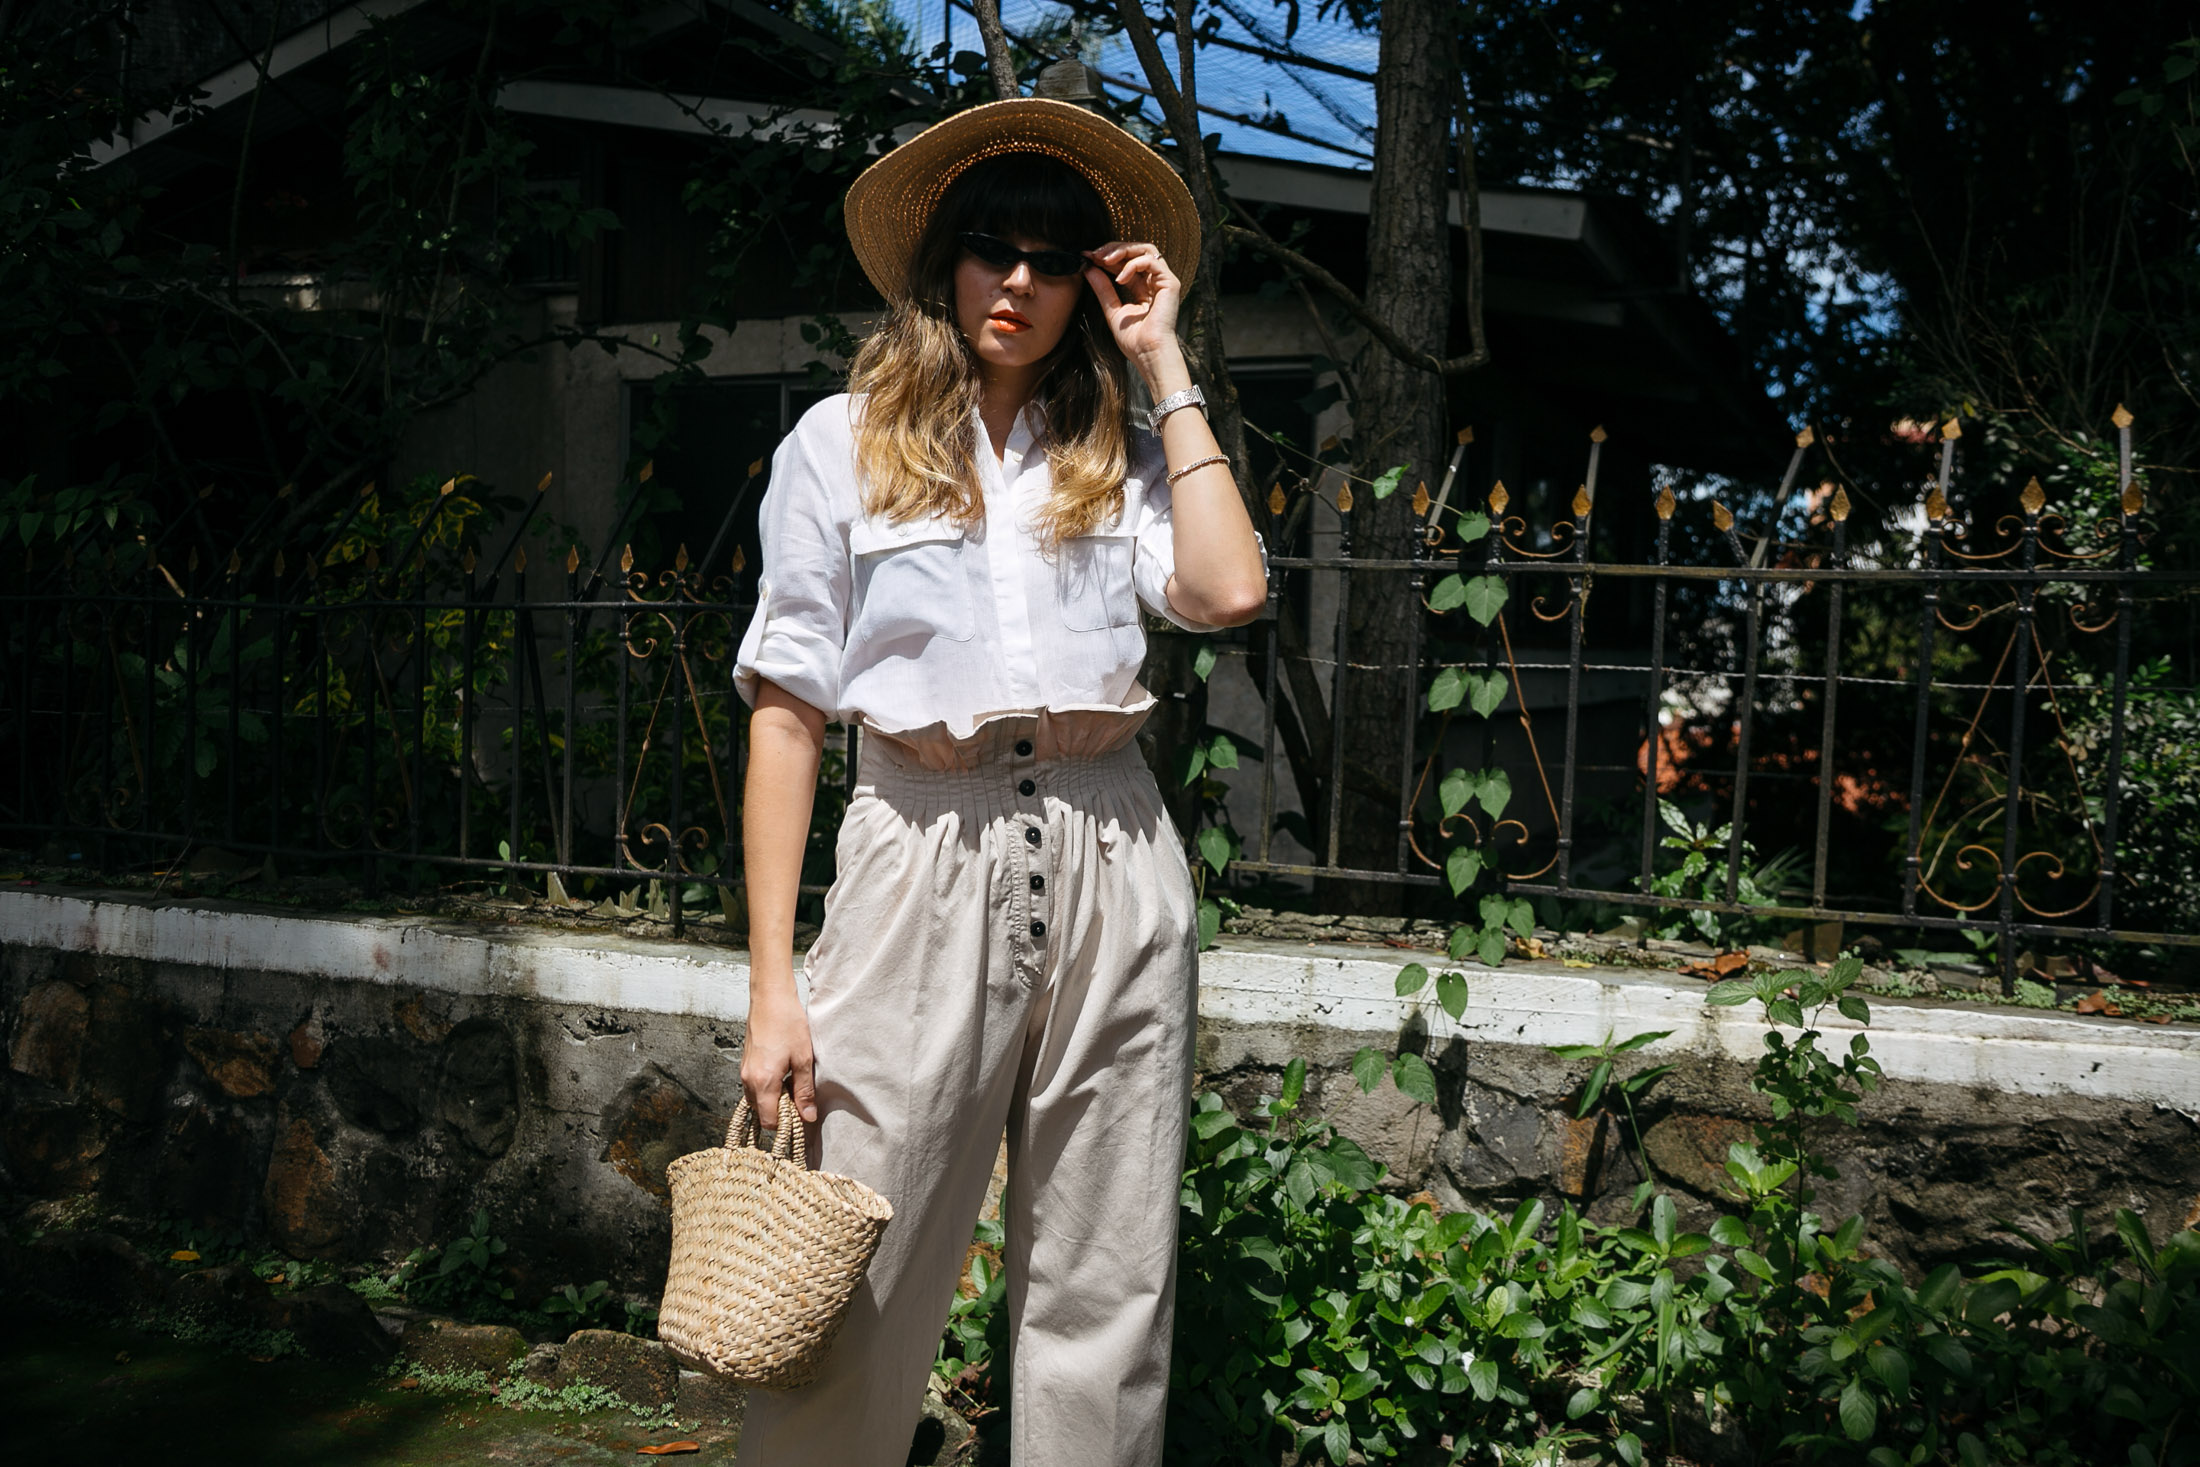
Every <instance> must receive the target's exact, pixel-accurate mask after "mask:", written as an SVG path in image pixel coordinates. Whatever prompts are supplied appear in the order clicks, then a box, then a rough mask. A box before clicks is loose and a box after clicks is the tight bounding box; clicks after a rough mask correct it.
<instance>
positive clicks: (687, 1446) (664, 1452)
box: [634, 1442, 703, 1457]
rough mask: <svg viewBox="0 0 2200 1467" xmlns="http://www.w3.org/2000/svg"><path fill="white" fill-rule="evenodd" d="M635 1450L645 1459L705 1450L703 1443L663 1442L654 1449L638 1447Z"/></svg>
mask: <svg viewBox="0 0 2200 1467" xmlns="http://www.w3.org/2000/svg"><path fill="white" fill-rule="evenodd" d="M634 1450H635V1451H636V1452H639V1453H640V1454H641V1455H642V1456H645V1457H669V1456H671V1455H672V1454H673V1453H675V1452H700V1451H701V1450H703V1444H702V1443H701V1442H661V1443H659V1444H658V1445H656V1446H654V1447H636V1448H635V1449H634Z"/></svg>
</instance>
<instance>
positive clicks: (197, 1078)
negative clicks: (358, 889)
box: [0, 893, 2200, 1295]
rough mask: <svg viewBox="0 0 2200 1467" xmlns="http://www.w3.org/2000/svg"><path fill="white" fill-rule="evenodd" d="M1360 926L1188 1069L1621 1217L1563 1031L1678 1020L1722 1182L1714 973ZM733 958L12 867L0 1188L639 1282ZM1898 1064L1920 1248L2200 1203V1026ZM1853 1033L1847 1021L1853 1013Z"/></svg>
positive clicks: (707, 1127)
mask: <svg viewBox="0 0 2200 1467" xmlns="http://www.w3.org/2000/svg"><path fill="white" fill-rule="evenodd" d="M1398 961H1399V956H1398V955H1395V954H1390V953H1387V952H1385V951H1384V950H1382V949H1380V948H1375V949H1369V948H1352V947H1343V946H1333V947H1313V946H1308V945H1303V944H1282V943H1261V942H1256V941H1244V940H1240V941H1237V942H1235V943H1233V944H1231V945H1230V946H1229V947H1226V948H1225V949H1221V950H1218V951H1216V952H1213V953H1210V954H1208V955H1207V956H1206V958H1205V959H1204V960H1203V972H1202V992H1201V1032H1200V1044H1199V1055H1200V1063H1201V1066H1202V1069H1203V1071H1204V1074H1205V1080H1206V1083H1208V1084H1210V1085H1213V1086H1216V1087H1218V1088H1219V1089H1220V1090H1221V1091H1222V1092H1223V1093H1224V1094H1225V1095H1226V1096H1227V1097H1228V1098H1229V1099H1230V1100H1231V1101H1232V1103H1233V1104H1235V1105H1237V1106H1239V1107H1240V1108H1241V1109H1244V1110H1247V1111H1250V1110H1251V1109H1252V1108H1253V1107H1254V1106H1255V1105H1256V1104H1257V1103H1258V1102H1259V1101H1261V1100H1262V1099H1264V1098H1265V1097H1266V1096H1267V1095H1269V1094H1272V1093H1273V1091H1274V1089H1275V1088H1276V1085H1277V1083H1278V1077H1279V1075H1280V1073H1281V1070H1282V1067H1283V1066H1284V1065H1285V1064H1286V1063H1287V1062H1288V1061H1289V1060H1290V1059H1292V1058H1294V1057H1303V1058H1305V1059H1306V1060H1307V1061H1308V1062H1309V1065H1310V1068H1311V1079H1310V1083H1309V1096H1310V1100H1311V1103H1312V1105H1313V1106H1314V1107H1315V1108H1316V1109H1317V1110H1319V1111H1321V1112H1322V1113H1324V1114H1326V1115H1328V1116H1329V1117H1330V1118H1331V1119H1333V1120H1334V1121H1335V1122H1336V1123H1337V1125H1338V1126H1339V1127H1340V1128H1341V1129H1342V1130H1343V1131H1345V1132H1346V1133H1347V1134H1348V1135H1351V1136H1353V1137H1354V1138H1355V1139H1358V1140H1359V1141H1361V1142H1362V1143H1363V1144H1365V1145H1366V1146H1367V1147H1368V1148H1369V1150H1370V1151H1371V1152H1372V1153H1373V1154H1375V1156H1376V1157H1377V1158H1378V1159H1379V1160H1381V1161H1383V1162H1384V1163H1385V1164H1386V1165H1387V1166H1389V1167H1390V1169H1391V1172H1392V1180H1391V1182H1390V1185H1394V1186H1396V1187H1399V1188H1400V1189H1402V1190H1405V1191H1409V1192H1410V1191H1423V1190H1425V1191H1427V1192H1428V1193H1430V1194H1431V1195H1432V1196H1433V1197H1434V1198H1435V1199H1436V1200H1437V1201H1438V1202H1439V1203H1440V1204H1442V1205H1444V1206H1446V1207H1455V1206H1459V1205H1462V1204H1469V1203H1471V1204H1476V1205H1490V1206H1499V1205H1509V1204H1511V1203H1512V1202H1514V1201H1515V1200H1517V1199H1519V1198H1522V1197H1525V1196H1529V1195H1540V1196H1543V1197H1545V1198H1547V1199H1551V1200H1555V1199H1556V1198H1558V1197H1560V1196H1567V1197H1571V1198H1573V1199H1574V1200H1576V1201H1577V1203H1579V1204H1580V1205H1582V1206H1584V1207H1585V1208H1587V1209H1588V1210H1589V1211H1590V1212H1591V1213H1592V1214H1593V1215H1597V1216H1605V1217H1610V1216H1616V1215H1617V1214H1618V1212H1619V1211H1620V1210H1621V1209H1623V1207H1624V1205H1625V1201H1626V1198H1627V1196H1628V1194H1629V1192H1630V1191H1631V1190H1632V1188H1633V1186H1634V1183H1635V1182H1636V1180H1637V1179H1638V1178H1639V1175H1640V1173H1639V1163H1638V1162H1637V1161H1636V1160H1635V1158H1634V1156H1633V1155H1632V1151H1631V1147H1630V1145H1629V1144H1628V1141H1627V1137H1626V1134H1625V1132H1624V1129H1623V1128H1622V1127H1621V1126H1619V1125H1618V1124H1617V1123H1616V1122H1615V1121H1614V1120H1613V1119H1612V1118H1611V1117H1609V1116H1606V1117H1600V1118H1593V1119H1591V1120H1589V1121H1576V1120H1573V1119H1571V1109H1572V1106H1571V1100H1572V1098H1573V1096H1574V1095H1575V1094H1576V1089H1577V1087H1578V1085H1579V1084H1580V1082H1581V1080H1582V1079H1583V1077H1584V1074H1585V1073H1586V1070H1587V1068H1588V1067H1587V1066H1586V1065H1585V1064H1582V1063H1568V1062H1564V1061H1560V1060H1558V1059H1556V1058H1554V1057H1553V1056H1551V1055H1550V1053H1549V1052H1548V1050H1547V1049H1546V1048H1545V1047H1544V1046H1546V1045H1549V1044H1555V1043H1565V1042H1577V1041H1584V1040H1587V1041H1596V1040H1599V1039H1601V1038H1603V1037H1604V1036H1605V1035H1606V1034H1607V1033H1616V1034H1619V1035H1621V1036H1625V1035H1628V1034H1632V1033H1638V1032H1641V1031H1644V1030H1650V1029H1659V1030H1671V1031H1672V1036H1671V1037H1670V1038H1668V1039H1666V1040H1664V1041H1661V1042H1660V1043H1659V1044H1657V1045H1654V1046H1651V1047H1650V1048H1648V1049H1645V1050H1643V1051H1640V1052H1639V1053H1638V1054H1637V1055H1635V1056H1633V1057H1632V1058H1633V1059H1634V1060H1635V1061H1637V1062H1639V1063H1642V1064H1657V1063H1668V1062H1671V1063H1675V1064H1676V1065H1677V1066H1678V1068H1677V1069H1676V1070H1675V1071H1674V1072H1673V1073H1672V1074H1671V1075H1669V1076H1668V1077H1667V1078H1666V1079H1665V1080H1664V1081H1662V1082H1661V1083H1660V1084H1659V1085H1658V1086H1657V1087H1656V1089H1655V1090H1654V1091H1653V1092H1652V1094H1651V1101H1650V1104H1649V1105H1648V1106H1647V1108H1646V1109H1645V1110H1644V1111H1643V1112H1642V1115H1641V1120H1642V1122H1643V1124H1644V1126H1645V1130H1646V1137H1645V1139H1646V1143H1647V1150H1648V1154H1649V1159H1650V1162H1651V1164H1652V1166H1653V1167H1654V1168H1655V1169H1656V1171H1657V1173H1658V1175H1659V1177H1660V1179H1661V1181H1663V1182H1664V1183H1665V1184H1667V1185H1669V1186H1671V1187H1673V1188H1675V1189H1676V1190H1677V1191H1678V1193H1679V1194H1680V1195H1681V1196H1683V1197H1684V1198H1687V1199H1692V1202H1693V1205H1694V1207H1695V1209H1696V1210H1697V1211H1698V1212H1701V1213H1706V1214H1707V1213H1708V1209H1709V1207H1710V1205H1711V1203H1712V1200H1713V1199H1714V1198H1715V1197H1716V1196H1717V1193H1718V1183H1719V1176H1720V1171H1719V1164H1720V1162H1721V1160H1722V1159H1723V1157H1724V1154H1725V1149H1726V1146H1727V1144H1728V1143H1729V1142H1730V1141H1732V1140H1735V1139H1742V1138H1746V1136H1747V1135H1748V1130H1749V1125H1750V1122H1751V1120H1752V1119H1753V1118H1754V1117H1755V1115H1756V1113H1757V1112H1756V1106H1755V1097H1754V1096H1752V1095H1751V1094H1750V1092H1749V1091H1748V1088H1747V1085H1746V1076H1747V1066H1748V1064H1749V1063H1750V1061H1751V1060H1752V1058H1753V1057H1754V1055H1755V1054H1756V1053H1757V1052H1758V1050H1759V1048H1760V1046H1761V1038H1762V1031H1761V1030H1760V1029H1759V1028H1758V1027H1757V1025H1756V1024H1755V1022H1754V1020H1753V1017H1752V1015H1751V1014H1750V1013H1749V1012H1748V1011H1745V1010H1711V1009H1707V1008H1706V1007H1705V1006H1704V1005H1703V1002H1702V991H1703V984H1702V983H1701V982H1700V981H1697V980H1692V979H1685V978H1677V977H1675V976H1673V975H1670V974H1665V973H1657V972H1642V971H1632V970H1619V969H1611V970H1602V969H1600V970H1584V969H1580V968H1565V967H1561V966H1560V965H1559V964H1557V963H1532V962H1529V963H1518V964H1514V965H1511V966H1508V967H1507V968H1505V969H1503V970H1501V971H1498V972H1488V971H1486V970H1481V969H1476V970H1475V972H1474V974H1473V977H1472V994H1471V999H1470V1005H1469V1008H1468V1010H1467V1012H1466V1015H1465V1017H1464V1020H1463V1021H1462V1022H1460V1023H1458V1024H1454V1023H1453V1022H1452V1021H1451V1020H1450V1019H1449V1018H1447V1017H1445V1016H1444V1015H1442V1014H1441V1013H1440V1012H1438V1011H1435V1010H1433V1009H1431V1008H1425V1007H1423V1008H1413V1007H1409V1006H1405V1005H1402V1004H1401V1003H1400V1001H1399V1000H1397V999H1396V998H1394V997H1393V996H1392V983H1391V979H1392V977H1393V975H1394V974H1395V972H1396V969H1397V964H1398ZM746 986H747V985H746V968H745V966H744V965H743V963H742V961H741V955H740V954H739V953H737V952H733V951H730V950H727V949H723V948H705V947H698V946H694V945H680V944H672V943H660V942H648V941H641V940H630V939H624V938H619V937H613V936H601V937H597V936H576V935H574V934H570V933H551V932H543V931H533V930H528V929H524V928H505V929H497V928H490V927H468V926H457V925H451V924H435V923H427V922H421V921H418V920H399V919H387V918H347V917H310V918H308V917H298V916H296V915H293V914H286V913H276V912H254V911H250V910H247V909H244V908H241V907H236V906H222V905H218V904H204V903H202V904H197V905H192V906H182V905H177V904H168V905H165V906H164V905H161V904H159V903H155V902H149V901H146V900H145V899H143V898H140V897H134V896H121V895H113V894H109V895H104V896H102V895H98V894H67V895H47V894H44V893H5V894H0V1025H4V1028H0V1039H4V1042H5V1044H6V1047H7V1060H8V1064H7V1069H6V1072H5V1075H4V1077H0V1083H4V1089H0V1165H4V1175H0V1187H4V1188H5V1190H6V1193H7V1194H8V1196H7V1198H6V1199H5V1200H6V1201H7V1202H8V1203H10V1204H11V1205H12V1206H13V1207H20V1206H22V1205H24V1204H25V1203H27V1202H29V1201H31V1200H33V1199H38V1198H56V1197H68V1196H91V1197H96V1198H97V1199H98V1200H99V1202H100V1203H101V1204H102V1205H103V1206H104V1207H106V1208H108V1209H110V1210H114V1211H119V1212H122V1213H126V1214H130V1215H134V1216H138V1217H145V1218H152V1217H159V1216H161V1215H164V1214H170V1215H181V1216H186V1217H190V1218H192V1219H194V1220H198V1221H202V1222H217V1221H219V1222H224V1223H231V1224H235V1225H238V1226H241V1227H243V1228H244V1229H246V1230H247V1231H248V1232H250V1233H252V1234H254V1235H263V1236H265V1237H267V1238H268V1239H269V1240H270V1241H271V1242H272V1243H273V1244H274V1245H276V1246H278V1247H280V1248H282V1249H284V1250H286V1251H288V1252H290V1253H291V1254H293V1255H296V1256H300V1257H312V1258H328V1259H345V1260H363V1259H369V1258H384V1259H387V1258H395V1257H400V1256H402V1255H403V1254H404V1253H405V1252H407V1251H408V1250H410V1249H412V1248H414V1247H417V1246H420V1245H422V1244H425V1243H430V1242H437V1241H441V1240H444V1239H447V1238H449V1237H451V1236H452V1235H454V1234H456V1233H459V1232H462V1231H464V1229H465V1226H466V1222H467V1220H468V1219H469V1218H470V1217H471V1215H472V1213H473V1211H474V1210H475V1209H476V1208H487V1209H488V1211H489V1213H490V1215H491V1217H492V1219H493V1221H494V1226H495V1230H496V1231H497V1232H498V1233H499V1234H500V1235H501V1236H503V1237H505V1238H507V1239H508V1240H510V1242H511V1243H512V1245H513V1246H512V1251H511V1253H510V1255H509V1257H510V1258H511V1259H512V1260H514V1261H515V1263H516V1265H517V1266H518V1267H519V1269H520V1270H521V1277H519V1278H518V1279H517V1280H515V1282H516V1283H517V1284H518V1285H519V1286H520V1288H521V1292H522V1294H523V1295H524V1294H525V1293H526V1292H527V1291H528V1290H530V1289H534V1288H536V1287H537V1286H538V1285H539V1286H540V1288H541V1290H544V1291H546V1290H547V1289H548V1288H550V1287H552V1286H554V1285H555V1284H558V1283H561V1282H564V1281H566V1280H571V1279H582V1280H585V1279H591V1278H608V1279H610V1280H612V1281H613V1282H614V1284H615V1285H616V1286H617V1287H619V1288H621V1289H622V1290H630V1291H639V1292H651V1291H654V1289H655V1287H656V1286H657V1284H658V1283H659V1282H660V1281H661V1279H662V1274H663V1268H664V1261H665V1256H666V1249H667V1245H668V1241H669V1213H668V1204H667V1199H666V1192H665V1181H664V1176H665V1167H666V1165H667V1164H668V1163H669V1162H670V1161H671V1160H672V1159H673V1158H674V1157H676V1156H679V1155H681V1154H683V1153H684V1152H687V1151H691V1150H695V1149H698V1148H700V1147H703V1146H707V1145H710V1144H713V1143H714V1142H715V1141H716V1140H717V1139H718V1137H719V1136H720V1134H721V1133H722V1130H723V1127H724V1124H725V1117H726V1114H727V1110H728V1108H729V1106H730V1104H731V1102H732V1100H733V1098H734V1096H735V1095H736V1093H737V1090H738V1083H739V1082H738V1055H739V1045H740V1040H741V1025H740V1023H739V1020H738V1015H740V1014H741V1013H742V1012H743V1011H744V1010H745V1008H746V1003H747V996H746ZM1872 1037H1873V1043H1874V1048H1875V1052H1876V1053H1877V1054H1878V1055H1879V1056H1880V1057H1881V1059H1882V1061H1883V1062H1884V1063H1885V1064H1886V1066H1887V1068H1888V1071H1889V1076H1890V1081H1889V1085H1888V1088H1887V1091H1886V1093H1885V1094H1884V1095H1883V1096H1881V1097H1879V1098H1877V1099H1875V1100H1874V1101H1873V1102H1872V1103H1870V1104H1869V1105H1868V1106H1867V1107H1866V1112H1865V1123H1864V1125H1863V1126H1862V1127H1861V1128H1859V1129H1858V1130H1856V1131H1853V1132H1850V1131H1846V1130H1839V1129H1837V1130H1835V1131H1833V1132H1830V1133H1829V1134H1828V1137H1827V1141H1828V1148H1829V1150H1831V1151H1833V1152H1834V1153H1835V1154H1836V1155H1837V1157H1838V1158H1839V1164H1840V1166H1841V1168H1842V1172H1843V1175H1842V1178H1841V1180H1840V1181H1839V1182H1837V1183H1833V1184H1830V1185H1829V1186H1828V1187H1827V1189H1826V1190H1827V1194H1828V1195H1827V1196H1826V1197H1825V1199H1824V1201H1823V1203H1822V1204H1821V1205H1822V1208H1823V1210H1825V1211H1827V1212H1829V1213H1845V1212H1848V1211H1863V1212H1866V1213H1868V1214H1869V1215H1871V1216H1872V1218H1873V1220H1874V1223H1875V1225H1876V1226H1875V1232H1876V1234H1877V1235H1878V1236H1879V1237H1880V1238H1881V1240H1882V1243H1883V1245H1884V1246H1886V1247H1887V1248H1888V1249H1889V1250H1890V1252H1892V1253H1893V1254H1894V1255H1895V1256H1896V1257H1898V1258H1899V1259H1900V1261H1902V1262H1903V1263H1904V1264H1905V1265H1908V1266H1912V1267H1924V1266H1929V1265H1930V1264H1932V1263H1934V1262H1936V1261H1938V1260H1940V1259H1943V1258H1947V1257H1952V1256H1957V1255H1961V1254H1964V1253H1968V1252H1976V1251H1978V1250H1980V1249H1982V1248H1985V1247H1988V1246H1990V1245H1991V1242H1992V1239H1991V1228H1992V1225H1993V1223H1994V1221H1995V1220H1996V1219H2000V1218H2007V1219H2009V1220H2012V1221H2015V1222H2019V1223H2021V1224H2024V1225H2026V1226H2030V1227H2033V1228H2036V1229H2044V1230H2046V1231H2049V1232H2055V1231H2059V1230H2060V1229H2061V1228H2062V1227H2063V1226H2064V1223H2065V1212H2066V1209H2067V1208H2069V1207H2071V1206H2082V1207H2085V1208H2087V1209H2088V1210H2090V1211H2092V1212H2093V1213H2094V1214H2095V1215H2096V1216H2105V1215H2106V1212H2107V1210H2108V1209H2111V1208H2114V1207H2119V1206H2128V1207H2134V1208H2137V1209H2138V1210H2140V1211H2141V1212H2142V1213H2143V1214H2144V1215H2146V1216H2147V1217H2148V1218H2149V1219H2150V1220H2151V1221H2152V1222H2153V1224H2154V1225H2155V1227H2156V1228H2157V1229H2158V1230H2160V1229H2163V1228H2166V1227H2169V1226H2172V1225H2180V1224H2182V1225H2191V1224H2192V1223H2193V1222H2194V1221H2195V1220H2196V1219H2195V1215H2194V1214H2195V1210H2196V1208H2200V1029H2195V1028H2192V1027H2190V1026H2182V1025H2180V1026H2168V1027H2152V1026H2138V1025H2131V1024H2119V1023H2116V1022H2113V1021H2109V1020H2094V1019H2082V1018H2073V1017H2071V1016H2068V1015H2057V1014H2036V1013H2029V1012H2023V1011H2014V1010H2003V1009H1989V1008H1984V1007H1980V1006H1975V1005H1972V1006H1966V1005H1950V1006H1945V1007H1933V1006H1929V1005H1924V1004H1918V1003H1903V1002H1897V1001H1885V1002H1881V1003H1879V1004H1878V1005H1877V1012H1876V1014H1875V1023H1874V1025H1873V1027H1872ZM1843 1042H1845V1040H1844V1041H1843ZM1401 1043H1402V1044H1405V1045H1409V1046H1413V1047H1416V1048H1419V1049H1421V1050H1422V1051H1423V1053H1424V1054H1425V1055H1426V1057H1427V1058H1428V1060H1429V1061H1430V1063H1431V1065H1432V1066H1433V1067H1434V1069H1435V1072H1436V1075H1437V1077H1438V1088H1439V1099H1438V1103H1437V1105H1436V1106H1435V1107H1434V1108H1433V1109H1432V1108H1430V1107H1426V1106H1422V1105H1420V1104H1418V1103H1416V1102H1413V1101H1411V1100H1409V1099H1408V1098H1407V1097H1404V1096H1402V1095H1400V1094H1398V1093H1397V1092H1396V1091H1395V1090H1393V1089H1392V1088H1390V1086H1389V1085H1388V1083H1387V1082H1386V1083H1385V1085H1384V1086H1383V1087H1382V1088H1381V1089H1379V1090H1377V1091H1376V1092H1374V1093H1373V1094H1362V1093H1361V1092H1360V1090H1359V1089H1358V1087H1357V1086H1356V1085H1355V1084H1354V1083H1353V1082H1352V1080H1351V1078H1350V1075H1349V1073H1348V1070H1347V1067H1348V1065H1349V1061H1350V1059H1351V1056H1352V1054H1353V1052H1354V1051H1355V1050H1356V1049H1358V1048H1359V1047H1360V1046H1361V1045H1362V1044H1377V1045H1381V1046H1383V1047H1384V1048H1385V1049H1386V1050H1387V1049H1391V1048H1395V1047H1396V1046H1398V1045H1400V1044H1401Z"/></svg>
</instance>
